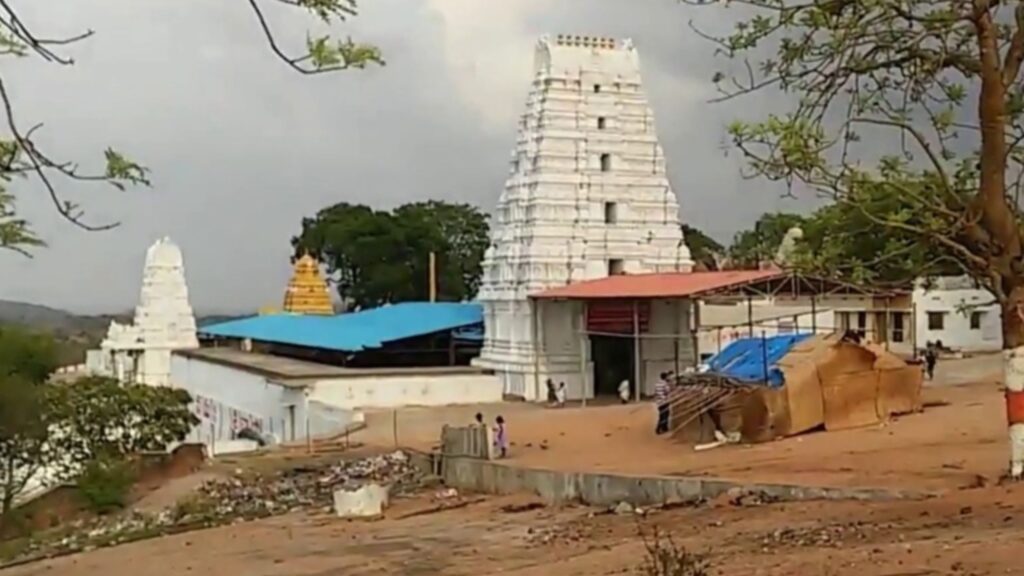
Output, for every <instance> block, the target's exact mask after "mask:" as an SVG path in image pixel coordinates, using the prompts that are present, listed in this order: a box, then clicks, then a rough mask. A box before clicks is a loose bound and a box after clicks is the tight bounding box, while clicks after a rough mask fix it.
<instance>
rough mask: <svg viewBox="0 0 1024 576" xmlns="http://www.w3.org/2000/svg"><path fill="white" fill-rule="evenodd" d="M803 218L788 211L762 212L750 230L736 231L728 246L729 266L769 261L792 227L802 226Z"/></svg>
mask: <svg viewBox="0 0 1024 576" xmlns="http://www.w3.org/2000/svg"><path fill="white" fill-rule="evenodd" d="M804 223H805V218H804V217H803V216H801V215H799V214H791V213H789V212H768V213H765V214H762V215H761V217H760V218H758V219H757V222H755V223H754V227H753V228H752V229H750V230H743V231H741V232H737V233H736V236H735V237H733V241H732V245H731V246H729V266H730V267H731V268H757V266H758V264H760V263H761V262H770V261H771V260H772V259H773V258H775V252H776V251H777V250H778V249H779V245H780V244H782V239H783V238H785V236H786V233H787V232H789V230H790V229H791V228H793V227H797V226H803V225H804Z"/></svg>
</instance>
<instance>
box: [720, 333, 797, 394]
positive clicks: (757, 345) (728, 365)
mask: <svg viewBox="0 0 1024 576" xmlns="http://www.w3.org/2000/svg"><path fill="white" fill-rule="evenodd" d="M810 337H811V334H785V335H781V336H771V337H768V338H760V337H754V338H743V339H740V340H736V341H735V342H733V343H732V344H729V345H728V346H726V347H725V349H724V350H722V351H721V352H719V353H718V354H717V355H715V356H714V357H712V358H711V360H709V361H708V371H709V372H714V373H716V374H722V375H724V376H729V377H730V378H734V379H736V380H740V381H743V382H766V383H767V384H768V385H769V386H771V387H773V388H777V387H779V386H782V384H783V380H782V372H781V371H780V370H779V368H778V366H777V364H778V363H779V360H782V358H783V357H785V356H786V354H789V351H790V349H792V348H793V346H796V345H797V344H799V343H800V342H803V341H804V340H806V339H807V338H810ZM766 372H767V374H766Z"/></svg>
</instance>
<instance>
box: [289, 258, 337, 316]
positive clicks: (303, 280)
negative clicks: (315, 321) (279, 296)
mask: <svg viewBox="0 0 1024 576" xmlns="http://www.w3.org/2000/svg"><path fill="white" fill-rule="evenodd" d="M284 311H285V312H288V313H291V314H319V315H333V314H334V305H333V304H332V303H331V293H330V291H329V290H328V288H327V281H326V280H324V277H323V275H322V274H321V273H320V265H319V264H318V263H317V261H316V260H314V259H313V257H312V256H310V255H309V254H304V255H303V256H302V258H299V259H298V260H297V261H296V262H295V273H294V274H292V279H291V281H290V282H289V283H288V290H286V291H285V293H284Z"/></svg>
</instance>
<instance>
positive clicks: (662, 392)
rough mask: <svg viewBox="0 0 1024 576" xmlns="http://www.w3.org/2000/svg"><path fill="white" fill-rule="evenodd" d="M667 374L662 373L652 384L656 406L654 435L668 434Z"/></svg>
mask: <svg viewBox="0 0 1024 576" xmlns="http://www.w3.org/2000/svg"><path fill="white" fill-rule="evenodd" d="M667 378H668V374H667V373H665V372H662V373H661V374H660V375H659V376H658V381H657V383H655V384H654V403H655V404H656V405H657V406H658V424H657V426H655V428H654V433H655V434H659V435H660V434H664V433H665V432H668V421H669V407H668V393H669V385H668V381H667Z"/></svg>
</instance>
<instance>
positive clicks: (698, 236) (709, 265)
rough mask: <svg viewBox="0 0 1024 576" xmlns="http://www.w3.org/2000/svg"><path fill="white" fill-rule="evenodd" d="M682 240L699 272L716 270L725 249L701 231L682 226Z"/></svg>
mask: <svg viewBox="0 0 1024 576" xmlns="http://www.w3.org/2000/svg"><path fill="white" fill-rule="evenodd" d="M682 228H683V240H684V241H685V242H686V246H687V247H688V248H689V249H690V257H691V258H693V262H694V264H695V265H696V268H697V269H699V270H718V263H719V261H720V260H721V259H722V257H723V256H724V255H725V247H724V246H722V245H721V244H719V243H718V242H717V241H715V239H714V238H712V237H710V236H708V235H707V234H705V233H704V232H702V231H701V230H699V229H697V228H695V227H693V226H690V225H689V224H683V225H682Z"/></svg>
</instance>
